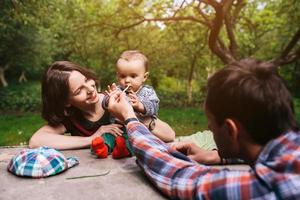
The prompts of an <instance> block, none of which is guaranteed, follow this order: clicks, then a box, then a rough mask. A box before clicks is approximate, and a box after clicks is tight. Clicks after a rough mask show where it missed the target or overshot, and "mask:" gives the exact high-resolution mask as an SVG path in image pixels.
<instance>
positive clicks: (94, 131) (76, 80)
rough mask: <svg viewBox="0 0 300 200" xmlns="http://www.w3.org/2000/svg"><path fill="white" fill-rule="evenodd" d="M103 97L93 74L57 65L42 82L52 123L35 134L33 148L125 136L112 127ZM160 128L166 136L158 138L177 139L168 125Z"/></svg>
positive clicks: (68, 146) (65, 63)
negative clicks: (103, 136)
mask: <svg viewBox="0 0 300 200" xmlns="http://www.w3.org/2000/svg"><path fill="white" fill-rule="evenodd" d="M103 97H104V94H102V93H98V92H97V81H96V76H95V75H94V74H93V73H91V72H90V71H88V70H86V69H83V68H81V67H80V66H78V65H76V64H73V63H71V62H68V61H57V62H54V63H53V64H52V65H50V66H49V67H48V69H47V70H46V71H45V73H44V75H43V79H42V117H43V118H44V119H45V120H46V121H47V122H48V124H47V125H44V126H42V127H41V128H40V129H39V130H37V131H36V132H35V133H34V135H33V136H32V137H31V139H30V141H29V146H30V147H31V148H36V147H39V146H49V147H53V148H57V149H77V148H86V147H89V146H90V145H91V142H92V141H93V139H95V138H96V137H100V136H101V135H102V134H104V133H110V134H112V135H114V136H120V135H122V133H123V130H122V127H123V125H120V124H110V121H109V113H108V111H107V110H104V109H103V107H102V105H101V104H102V100H103ZM156 129H158V130H161V131H159V133H164V134H157V135H156V136H157V137H160V138H161V139H163V140H164V141H166V142H169V141H172V140H174V131H173V130H172V128H171V127H170V126H169V125H168V124H166V123H164V122H162V121H161V120H158V121H157V123H156ZM65 133H70V134H71V136H70V135H65ZM165 133H168V134H165Z"/></svg>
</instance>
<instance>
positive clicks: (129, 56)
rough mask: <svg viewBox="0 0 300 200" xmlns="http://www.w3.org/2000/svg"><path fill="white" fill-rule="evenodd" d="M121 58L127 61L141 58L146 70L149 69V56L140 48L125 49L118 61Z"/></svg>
mask: <svg viewBox="0 0 300 200" xmlns="http://www.w3.org/2000/svg"><path fill="white" fill-rule="evenodd" d="M120 59H124V60H126V61H131V60H141V61H143V62H144V67H145V71H146V72H147V71H148V58H147V57H146V56H145V55H144V54H143V53H142V52H140V51H139V50H127V51H124V52H123V53H122V54H121V55H120V57H119V59H118V61H117V62H119V60H120Z"/></svg>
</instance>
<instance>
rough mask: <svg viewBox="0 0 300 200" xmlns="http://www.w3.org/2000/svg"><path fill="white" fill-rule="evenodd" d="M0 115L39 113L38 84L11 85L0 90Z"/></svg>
mask: <svg viewBox="0 0 300 200" xmlns="http://www.w3.org/2000/svg"><path fill="white" fill-rule="evenodd" d="M0 99H1V100H0V111H1V112H0V113H2V114H3V113H6V112H10V111H12V112H39V111H40V107H41V90H40V83H39V82H29V83H25V84H11V85H9V86H8V87H6V88H1V89H0Z"/></svg>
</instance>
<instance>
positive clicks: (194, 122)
mask: <svg viewBox="0 0 300 200" xmlns="http://www.w3.org/2000/svg"><path fill="white" fill-rule="evenodd" d="M295 107H296V114H297V119H298V122H300V100H299V99H296V100H295ZM159 118H160V119H162V120H164V121H166V122H167V123H169V124H170V126H171V127H173V128H174V130H175V132H176V135H177V136H183V135H190V134H192V133H195V132H197V131H199V130H200V131H202V130H205V129H206V127H207V124H206V118H205V116H204V114H203V111H201V110H200V109H199V108H176V109H175V108H161V109H160V111H159ZM44 123H45V122H44V121H43V120H42V118H41V117H40V115H39V114H22V115H21V114H20V115H2V116H0V146H8V145H23V144H28V140H29V138H30V137H31V135H32V134H33V133H34V132H35V131H36V130H37V129H38V128H39V127H41V126H42V125H43V124H44Z"/></svg>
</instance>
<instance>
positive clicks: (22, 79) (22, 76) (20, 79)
mask: <svg viewBox="0 0 300 200" xmlns="http://www.w3.org/2000/svg"><path fill="white" fill-rule="evenodd" d="M22 82H27V78H26V75H25V71H22V73H21V75H20V77H19V83H22Z"/></svg>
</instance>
